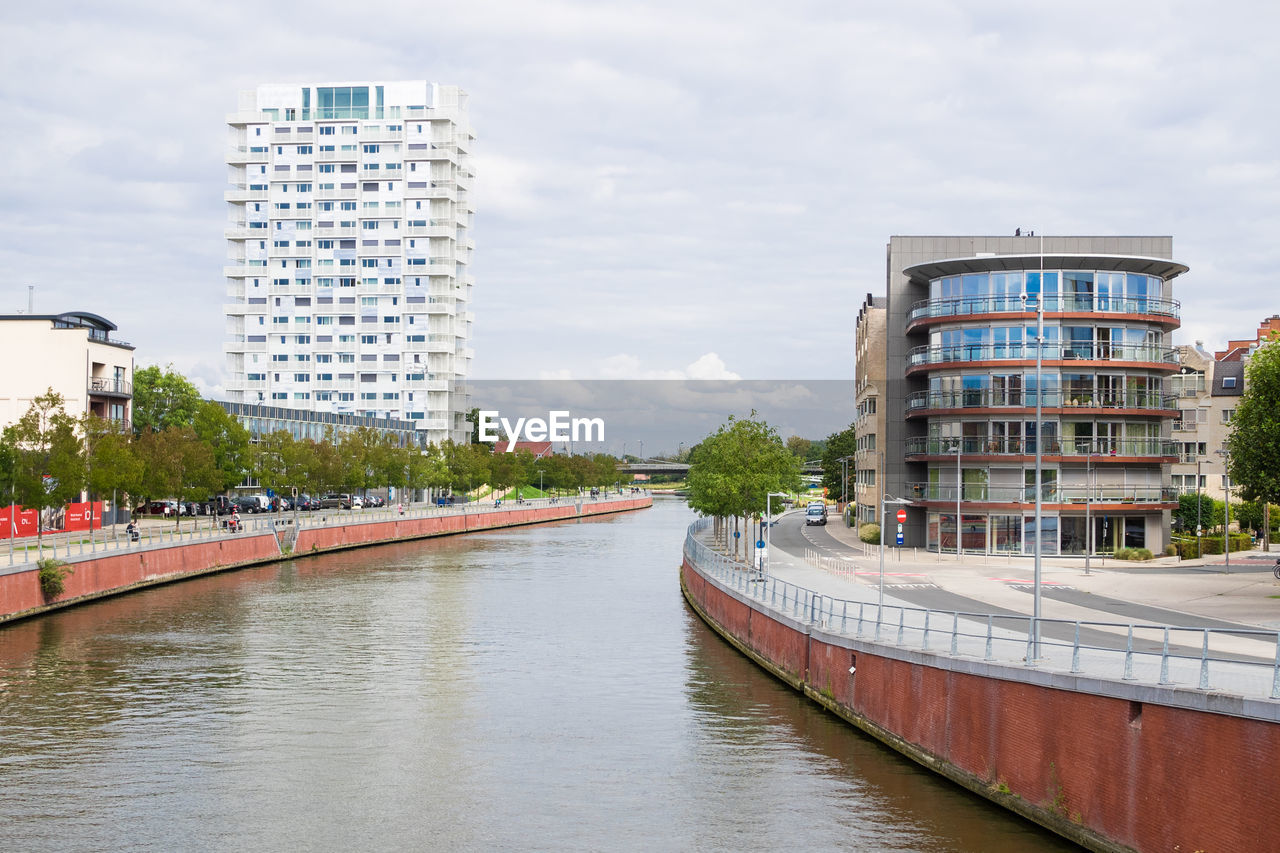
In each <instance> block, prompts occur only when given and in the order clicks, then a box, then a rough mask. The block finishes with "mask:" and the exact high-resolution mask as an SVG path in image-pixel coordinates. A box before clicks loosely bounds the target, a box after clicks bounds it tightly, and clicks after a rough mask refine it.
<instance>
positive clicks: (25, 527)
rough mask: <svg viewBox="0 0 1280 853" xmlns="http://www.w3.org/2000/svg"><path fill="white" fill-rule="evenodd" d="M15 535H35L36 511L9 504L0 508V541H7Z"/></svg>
mask: <svg viewBox="0 0 1280 853" xmlns="http://www.w3.org/2000/svg"><path fill="white" fill-rule="evenodd" d="M11 510H12V515H10V511H11ZM15 528H16V529H15ZM15 533H16V535H18V536H35V535H36V511H35V510H34V509H23V508H22V507H20V506H14V507H11V506H10V505H9V504H5V505H4V506H0V539H8V538H9V537H10V536H11V535H14V534H15Z"/></svg>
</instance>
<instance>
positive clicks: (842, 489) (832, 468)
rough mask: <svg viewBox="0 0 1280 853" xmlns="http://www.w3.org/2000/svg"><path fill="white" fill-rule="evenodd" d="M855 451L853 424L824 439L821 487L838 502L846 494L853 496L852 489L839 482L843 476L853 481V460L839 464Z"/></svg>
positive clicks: (855, 439)
mask: <svg viewBox="0 0 1280 853" xmlns="http://www.w3.org/2000/svg"><path fill="white" fill-rule="evenodd" d="M855 450H857V437H856V436H855V435H854V432H853V424H850V425H849V428H848V429H845V430H842V431H841V432H833V433H832V434H831V435H829V436H827V438H826V442H825V446H824V447H823V450H822V485H823V486H825V487H826V489H827V494H828V495H830V496H831V497H832V498H835V499H837V500H838V499H839V498H840V496H841V495H842V494H845V493H846V492H847V493H848V494H850V495H852V494H853V489H852V488H848V487H846V486H845V485H844V484H842V483H841V482H840V478H841V476H843V475H844V474H848V475H849V480H850V481H852V480H853V476H854V466H853V460H852V459H850V460H849V461H848V462H841V461H840V459H841V458H842V457H844V456H853V453H854V451H855Z"/></svg>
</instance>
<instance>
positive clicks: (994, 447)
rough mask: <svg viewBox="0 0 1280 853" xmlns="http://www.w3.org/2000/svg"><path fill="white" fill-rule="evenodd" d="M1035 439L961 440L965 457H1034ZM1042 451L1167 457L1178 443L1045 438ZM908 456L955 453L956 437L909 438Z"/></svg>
mask: <svg viewBox="0 0 1280 853" xmlns="http://www.w3.org/2000/svg"><path fill="white" fill-rule="evenodd" d="M1035 452H1036V440H1035V439H1034V438H1007V437H1006V438H996V437H990V438H982V437H974V436H969V437H966V438H963V439H961V440H960V455H961V456H962V457H964V456H979V455H981V456H1034V455H1035ZM1042 452H1043V453H1048V454H1051V455H1054V456H1063V457H1078V458H1080V459H1083V458H1084V457H1094V456H1102V457H1111V456H1124V457H1145V458H1150V459H1165V458H1169V457H1175V456H1178V455H1179V445H1178V443H1176V442H1173V441H1169V440H1168V439H1163V438H1068V439H1063V440H1058V439H1046V440H1045V442H1044V449H1043V451H1042ZM906 454H907V455H908V456H952V457H954V456H955V455H956V439H954V438H924V437H919V436H918V437H915V438H908V439H907V444H906Z"/></svg>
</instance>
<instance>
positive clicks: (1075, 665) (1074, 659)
mask: <svg viewBox="0 0 1280 853" xmlns="http://www.w3.org/2000/svg"><path fill="white" fill-rule="evenodd" d="M1071 671H1072V672H1080V620H1079V619H1077V620H1076V638H1075V640H1074V641H1073V642H1072V643H1071Z"/></svg>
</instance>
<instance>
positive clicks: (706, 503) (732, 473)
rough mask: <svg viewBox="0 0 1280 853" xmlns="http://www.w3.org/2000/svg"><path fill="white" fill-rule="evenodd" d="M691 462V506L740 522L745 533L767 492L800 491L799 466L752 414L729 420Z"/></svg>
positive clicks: (697, 450)
mask: <svg viewBox="0 0 1280 853" xmlns="http://www.w3.org/2000/svg"><path fill="white" fill-rule="evenodd" d="M690 459H691V465H690V469H689V505H690V506H691V507H693V508H694V509H696V510H698V511H699V512H701V513H703V514H705V515H712V516H716V517H720V518H727V517H734V518H739V517H740V518H742V521H743V526H744V527H745V526H746V525H747V521H748V519H749V518H750V517H751V516H760V515H763V514H764V512H765V509H766V500H767V496H768V494H769V493H770V492H793V491H796V490H797V489H799V488H800V460H799V459H797V458H796V457H795V456H793V455H792V454H791V453H790V452H789V451H788V450H787V448H786V446H785V445H783V443H782V439H781V438H779V437H778V433H777V431H776V430H774V429H773V428H772V427H770V426H769V425H768V424H767V423H765V422H764V421H763V420H758V419H757V415H756V413H755V411H752V412H751V415H750V417H748V418H745V419H741V420H739V419H737V418H734V417H733V416H732V415H730V416H729V420H728V422H727V423H726V424H724V425H722V426H721V427H720V428H719V429H718V430H717V431H716V432H715V433H713V434H711V435H709V436H708V437H707V438H706V439H704V440H703V441H702V442H701V444H699V445H698V446H697V447H696V448H695V452H694V453H692V454H691V455H690ZM734 551H735V554H736V552H737V541H736V540H735V543H734Z"/></svg>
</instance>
